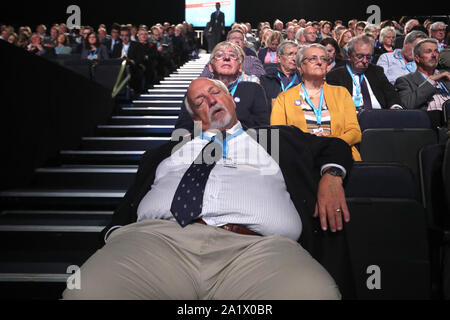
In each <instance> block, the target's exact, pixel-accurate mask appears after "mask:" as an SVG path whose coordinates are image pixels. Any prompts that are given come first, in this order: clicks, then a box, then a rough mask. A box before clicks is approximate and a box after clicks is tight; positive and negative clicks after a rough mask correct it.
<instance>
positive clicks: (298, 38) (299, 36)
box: [295, 28, 306, 46]
mask: <svg viewBox="0 0 450 320" xmlns="http://www.w3.org/2000/svg"><path fill="white" fill-rule="evenodd" d="M295 42H296V43H297V45H298V46H303V45H305V44H306V38H305V28H300V29H298V31H297V33H296V34H295Z"/></svg>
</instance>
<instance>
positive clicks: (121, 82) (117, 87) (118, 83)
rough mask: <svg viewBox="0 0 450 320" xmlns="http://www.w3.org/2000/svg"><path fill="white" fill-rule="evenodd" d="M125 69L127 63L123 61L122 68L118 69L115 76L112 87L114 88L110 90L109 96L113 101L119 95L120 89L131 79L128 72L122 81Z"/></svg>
mask: <svg viewBox="0 0 450 320" xmlns="http://www.w3.org/2000/svg"><path fill="white" fill-rule="evenodd" d="M126 67H127V61H126V60H123V61H122V66H121V67H120V71H119V74H118V75H117V80H116V84H115V85H114V88H113V90H112V94H111V96H112V98H113V99H114V98H115V97H116V96H117V95H118V94H119V92H120V91H121V90H122V88H123V87H124V86H125V85H126V84H127V82H128V81H129V80H130V78H131V74H130V72H128V74H127V76H126V77H125V78H124V79H122V77H123V73H124V72H125V69H126ZM121 79H122V80H121Z"/></svg>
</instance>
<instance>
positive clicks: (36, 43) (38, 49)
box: [27, 33, 56, 59]
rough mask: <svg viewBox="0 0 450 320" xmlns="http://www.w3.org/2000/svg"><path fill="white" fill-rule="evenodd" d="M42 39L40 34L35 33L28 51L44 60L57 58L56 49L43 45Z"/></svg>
mask: <svg viewBox="0 0 450 320" xmlns="http://www.w3.org/2000/svg"><path fill="white" fill-rule="evenodd" d="M41 43H42V37H41V35H40V34H38V33H33V35H32V36H31V43H30V44H29V45H28V48H27V50H28V51H29V52H31V53H33V54H35V55H37V56H40V57H43V58H48V59H51V58H54V57H56V54H55V48H52V47H44V46H43V45H42V44H41Z"/></svg>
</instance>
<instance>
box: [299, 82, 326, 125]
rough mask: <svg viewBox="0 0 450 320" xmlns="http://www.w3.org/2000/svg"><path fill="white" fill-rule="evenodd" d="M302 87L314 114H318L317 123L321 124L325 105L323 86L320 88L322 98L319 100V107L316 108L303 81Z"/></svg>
mask: <svg viewBox="0 0 450 320" xmlns="http://www.w3.org/2000/svg"><path fill="white" fill-rule="evenodd" d="M302 89H303V94H304V96H305V100H306V102H307V103H308V104H309V105H310V107H311V108H312V109H313V111H314V114H315V115H316V121H317V124H318V125H319V126H320V125H321V124H322V107H323V101H324V94H323V88H320V100H319V105H318V106H317V109H316V107H314V104H313V103H312V101H311V99H310V98H309V95H308V92H306V89H305V86H304V85H303V83H302ZM300 98H301V97H300Z"/></svg>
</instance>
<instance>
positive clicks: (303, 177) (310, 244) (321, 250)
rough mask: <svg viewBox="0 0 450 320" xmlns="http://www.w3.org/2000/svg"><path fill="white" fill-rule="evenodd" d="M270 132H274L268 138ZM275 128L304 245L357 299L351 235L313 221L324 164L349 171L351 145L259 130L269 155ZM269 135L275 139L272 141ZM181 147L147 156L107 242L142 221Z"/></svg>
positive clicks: (290, 131) (287, 130)
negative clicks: (148, 198) (162, 169)
mask: <svg viewBox="0 0 450 320" xmlns="http://www.w3.org/2000/svg"><path fill="white" fill-rule="evenodd" d="M264 129H266V130H268V131H266V134H264V135H263V134H262V133H263V131H262V130H264ZM274 129H279V131H278V132H279V145H278V144H277V147H276V150H278V152H279V156H274V159H275V160H277V161H278V164H279V166H280V168H281V171H282V175H283V177H284V180H285V182H286V188H287V191H288V192H289V194H290V196H291V199H292V202H293V203H294V206H295V208H296V209H297V212H298V213H299V215H300V218H301V220H302V235H301V237H300V239H299V242H300V244H301V245H302V246H303V248H305V249H306V250H307V251H308V252H309V253H310V254H311V255H312V256H313V257H314V258H315V259H316V260H318V261H319V263H321V264H322V265H323V266H324V267H325V269H327V271H328V272H329V273H330V274H331V276H332V277H333V278H334V279H335V281H336V283H337V284H338V286H339V288H340V291H341V293H342V295H343V297H344V298H354V295H355V292H354V289H355V286H354V280H353V278H352V270H351V264H350V259H349V256H348V249H347V240H346V235H345V231H341V232H339V233H335V234H331V233H330V232H322V231H321V228H320V221H319V220H318V219H315V218H313V213H314V208H315V204H316V195H317V187H318V182H319V179H320V168H321V166H322V165H324V164H326V163H335V164H339V165H342V166H343V167H344V168H345V169H346V170H347V172H348V173H349V172H350V169H351V167H352V164H353V160H352V155H351V150H350V147H349V146H348V145H347V144H346V143H345V142H344V141H343V140H341V139H337V138H328V137H317V136H315V135H312V134H308V133H304V132H302V131H301V130H300V129H298V128H296V127H294V126H272V127H264V128H258V130H257V131H256V132H257V133H259V134H260V135H261V138H262V139H261V142H260V141H259V139H258V142H259V143H261V145H262V146H263V147H264V148H265V149H266V151H267V152H268V153H269V154H272V149H271V146H273V145H274V144H272V142H271V141H270V137H272V136H273V134H272V131H271V130H274ZM256 136H258V137H259V135H256ZM264 137H268V138H269V139H268V140H267V142H266V143H264V141H266V140H265V138H264ZM185 139H186V140H184V141H183V142H182V143H186V142H188V141H189V140H190V137H185ZM179 143H180V142H178V141H171V142H168V143H167V144H164V145H162V146H161V147H159V148H157V149H153V150H150V151H147V152H146V153H145V154H144V155H143V157H142V159H141V162H140V165H139V170H138V172H137V175H136V180H135V182H134V184H133V185H132V186H131V188H130V189H129V190H128V192H127V193H126V195H125V197H124V199H123V201H122V203H121V204H120V205H119V207H118V208H117V209H116V210H115V212H114V214H113V217H112V221H111V223H110V224H109V225H108V226H107V227H106V228H105V229H104V230H103V231H102V233H101V237H102V238H101V239H104V236H105V234H106V233H107V231H108V230H109V229H110V228H111V227H113V226H124V225H127V224H130V223H134V222H136V221H137V208H138V206H139V203H140V202H141V200H142V199H143V198H144V196H145V195H146V194H147V193H148V192H149V191H150V189H151V186H152V184H153V182H154V180H155V175H156V169H157V168H158V165H159V164H160V163H161V162H162V161H163V160H164V159H166V158H168V157H170V155H171V152H172V149H173V148H174V147H175V146H177V145H178V144H179ZM274 214H276V213H275V212H274ZM344 230H345V229H344ZM113 232H114V231H113Z"/></svg>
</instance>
